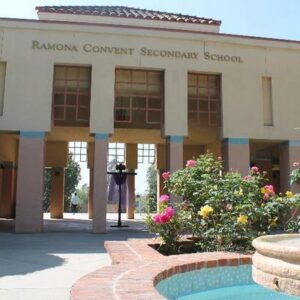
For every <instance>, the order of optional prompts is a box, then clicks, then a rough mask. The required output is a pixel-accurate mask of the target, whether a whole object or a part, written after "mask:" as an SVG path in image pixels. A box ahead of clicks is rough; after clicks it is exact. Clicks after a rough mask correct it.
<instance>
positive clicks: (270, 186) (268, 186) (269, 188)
mask: <svg viewBox="0 0 300 300" xmlns="http://www.w3.org/2000/svg"><path fill="white" fill-rule="evenodd" d="M265 187H266V188H267V189H268V190H269V194H270V195H271V196H274V195H275V192H274V187H273V185H271V184H270V185H266V186H265Z"/></svg>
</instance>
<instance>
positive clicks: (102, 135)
mask: <svg viewBox="0 0 300 300" xmlns="http://www.w3.org/2000/svg"><path fill="white" fill-rule="evenodd" d="M107 139H108V133H103V132H97V133H95V140H102V141H103V140H107Z"/></svg>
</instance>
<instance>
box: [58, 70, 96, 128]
mask: <svg viewBox="0 0 300 300" xmlns="http://www.w3.org/2000/svg"><path fill="white" fill-rule="evenodd" d="M90 86H91V69H90V68H89V67H74V66H55V68H54V87H53V122H54V125H56V126H89V119H90V98H91V96H90V95H91V88H90Z"/></svg>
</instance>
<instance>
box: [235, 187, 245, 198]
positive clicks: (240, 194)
mask: <svg viewBox="0 0 300 300" xmlns="http://www.w3.org/2000/svg"><path fill="white" fill-rule="evenodd" d="M233 194H234V195H235V196H237V197H241V196H243V195H244V193H243V189H242V188H240V189H239V190H235V191H234V193H233Z"/></svg>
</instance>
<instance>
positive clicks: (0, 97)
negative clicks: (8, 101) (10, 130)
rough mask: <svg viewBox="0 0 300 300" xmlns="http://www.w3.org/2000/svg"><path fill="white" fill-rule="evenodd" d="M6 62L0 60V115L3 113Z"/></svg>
mask: <svg viewBox="0 0 300 300" xmlns="http://www.w3.org/2000/svg"><path fill="white" fill-rule="evenodd" d="M5 74H6V63H4V62H0V116H2V115H3V106H4V90H5Z"/></svg>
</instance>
